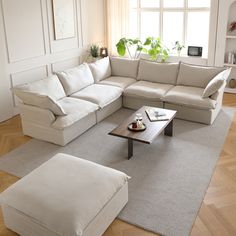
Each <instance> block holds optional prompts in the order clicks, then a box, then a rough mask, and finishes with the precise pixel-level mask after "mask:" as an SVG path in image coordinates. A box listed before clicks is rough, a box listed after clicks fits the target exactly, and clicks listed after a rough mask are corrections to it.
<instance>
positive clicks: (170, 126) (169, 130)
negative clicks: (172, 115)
mask: <svg viewBox="0 0 236 236" xmlns="http://www.w3.org/2000/svg"><path fill="white" fill-rule="evenodd" d="M164 134H165V135H166V136H172V135H173V120H172V121H171V122H170V123H169V124H168V125H167V126H166V128H165V130H164Z"/></svg>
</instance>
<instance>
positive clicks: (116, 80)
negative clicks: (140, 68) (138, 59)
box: [100, 76, 137, 89]
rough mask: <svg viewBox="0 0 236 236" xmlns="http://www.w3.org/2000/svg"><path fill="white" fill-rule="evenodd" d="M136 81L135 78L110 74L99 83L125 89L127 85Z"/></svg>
mask: <svg viewBox="0 0 236 236" xmlns="http://www.w3.org/2000/svg"><path fill="white" fill-rule="evenodd" d="M135 82H137V80H136V79H132V78H129V77H120V76H111V77H109V78H107V79H104V80H103V81H101V82H100V84H106V85H112V86H116V87H119V88H122V89H125V88H126V87H128V86H129V85H131V84H133V83H135Z"/></svg>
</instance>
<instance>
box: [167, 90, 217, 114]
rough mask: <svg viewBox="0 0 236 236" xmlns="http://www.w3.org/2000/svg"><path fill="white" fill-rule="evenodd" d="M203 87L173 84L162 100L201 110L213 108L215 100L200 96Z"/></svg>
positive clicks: (215, 103)
mask: <svg viewBox="0 0 236 236" xmlns="http://www.w3.org/2000/svg"><path fill="white" fill-rule="evenodd" d="M202 93H203V89H202V88H196V87H190V86H175V87H173V88H172V89H171V90H170V91H169V92H168V93H167V94H166V95H165V97H164V101H165V102H168V103H172V104H178V105H184V106H188V107H194V108H198V109H203V110H210V109H215V108H216V105H217V102H216V101H215V100H213V99H210V98H202Z"/></svg>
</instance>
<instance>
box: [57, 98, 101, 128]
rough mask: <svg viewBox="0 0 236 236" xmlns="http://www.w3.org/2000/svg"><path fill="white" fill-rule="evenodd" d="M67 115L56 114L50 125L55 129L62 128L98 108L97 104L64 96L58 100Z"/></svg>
mask: <svg viewBox="0 0 236 236" xmlns="http://www.w3.org/2000/svg"><path fill="white" fill-rule="evenodd" d="M58 103H59V105H60V106H61V107H62V108H63V110H64V111H65V112H66V114H67V115H65V116H58V117H57V119H56V120H55V122H54V123H53V124H52V126H53V127H54V128H56V129H64V128H66V127H69V126H71V125H73V124H74V123H75V122H77V121H79V120H80V119H82V118H84V117H85V116H87V115H89V114H90V113H92V112H95V111H96V110H98V105H96V104H94V103H92V102H88V101H85V100H81V99H77V98H71V97H66V98H63V99H61V100H60V101H58Z"/></svg>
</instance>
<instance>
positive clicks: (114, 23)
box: [106, 0, 129, 55]
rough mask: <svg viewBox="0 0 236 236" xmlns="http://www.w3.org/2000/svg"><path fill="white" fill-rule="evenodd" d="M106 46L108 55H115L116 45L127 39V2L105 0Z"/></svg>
mask: <svg viewBox="0 0 236 236" xmlns="http://www.w3.org/2000/svg"><path fill="white" fill-rule="evenodd" d="M106 16H107V17H106V21H107V32H106V35H107V46H108V50H109V53H110V55H116V54H117V53H116V43H117V42H118V41H119V39H120V38H122V37H127V35H128V26H129V0H106Z"/></svg>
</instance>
